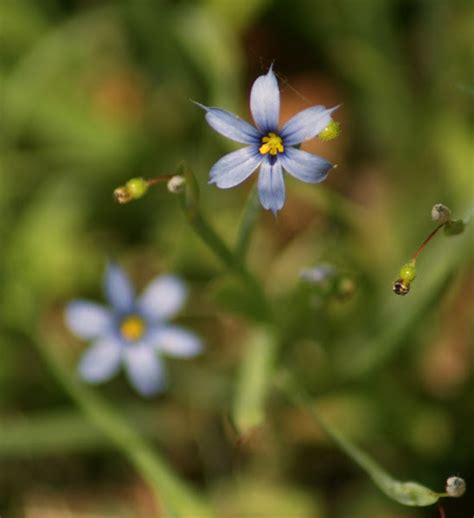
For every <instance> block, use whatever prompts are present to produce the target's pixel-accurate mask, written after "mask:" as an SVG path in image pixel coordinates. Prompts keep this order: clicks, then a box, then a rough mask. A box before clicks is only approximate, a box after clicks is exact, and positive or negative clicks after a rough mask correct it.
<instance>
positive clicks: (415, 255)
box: [411, 223, 446, 261]
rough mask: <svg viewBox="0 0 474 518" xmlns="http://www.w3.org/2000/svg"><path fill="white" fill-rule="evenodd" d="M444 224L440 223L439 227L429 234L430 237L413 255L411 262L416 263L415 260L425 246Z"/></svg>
mask: <svg viewBox="0 0 474 518" xmlns="http://www.w3.org/2000/svg"><path fill="white" fill-rule="evenodd" d="M445 224H446V223H441V225H438V226H437V227H436V228H435V229H434V230H433V232H431V233H430V235H429V236H428V237H427V238H426V239H425V240H424V241H423V243H421V245H420V246H419V248H418V250H417V251H416V252H415V253H414V254H413V257H412V258H411V260H412V261H416V258H417V257H418V256H419V255H420V254H421V252H422V251H423V249H424V248H425V246H426V245H427V244H428V243H429V242H430V241H431V239H432V238H433V237H434V236H435V235H436V233H437V232H438V231H439V230H441V229H442V228H443V227H444V225H445Z"/></svg>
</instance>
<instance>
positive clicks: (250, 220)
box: [235, 185, 260, 263]
mask: <svg viewBox="0 0 474 518" xmlns="http://www.w3.org/2000/svg"><path fill="white" fill-rule="evenodd" d="M259 214H260V198H259V195H258V189H257V186H256V185H254V186H253V188H252V190H251V191H250V194H249V197H248V198H247V203H246V205H245V208H244V212H243V215H242V220H241V222H240V226H239V233H238V235H237V243H236V245H235V256H236V257H237V259H238V260H239V261H241V262H242V263H243V262H244V261H245V256H246V254H247V250H248V247H249V244H250V238H251V237H252V233H253V231H254V229H255V225H256V223H257V219H258V215H259Z"/></svg>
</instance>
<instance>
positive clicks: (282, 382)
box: [276, 372, 444, 506]
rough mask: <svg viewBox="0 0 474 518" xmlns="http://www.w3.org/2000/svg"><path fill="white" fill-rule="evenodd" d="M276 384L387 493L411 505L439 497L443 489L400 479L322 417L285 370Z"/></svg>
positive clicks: (425, 503) (431, 501)
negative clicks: (435, 488) (394, 476)
mask: <svg viewBox="0 0 474 518" xmlns="http://www.w3.org/2000/svg"><path fill="white" fill-rule="evenodd" d="M276 383H277V386H278V387H279V388H280V389H281V390H282V391H283V392H284V393H285V394H286V396H287V397H288V399H289V400H290V401H292V402H293V403H294V404H295V405H296V406H298V407H300V408H301V409H302V410H303V411H304V412H307V413H309V414H310V415H311V417H312V418H313V419H314V420H315V421H316V423H317V424H318V425H319V426H320V427H321V428H322V429H323V431H324V432H325V433H326V434H327V435H328V436H329V437H330V438H331V439H332V440H333V441H334V442H335V443H336V444H337V446H339V448H340V449H341V450H342V451H343V452H344V453H345V454H346V455H347V456H348V457H349V458H350V459H352V460H353V461H354V462H355V463H356V464H357V465H359V467H360V468H362V469H363V470H364V471H365V472H366V473H367V474H368V475H369V476H370V478H371V479H372V480H373V482H374V483H375V484H376V485H377V486H378V488H379V489H380V490H381V491H383V492H384V493H385V494H386V495H387V496H388V497H390V498H392V499H393V500H395V501H397V502H399V503H401V504H404V505H409V506H426V505H431V504H434V503H436V502H437V501H438V499H439V498H440V497H441V496H444V494H443V493H437V492H435V491H432V490H431V489H429V488H427V487H424V486H422V485H420V484H418V483H416V482H401V481H399V480H396V479H395V478H393V477H392V476H391V475H390V474H389V473H388V472H387V471H385V469H383V468H382V467H381V466H380V465H379V464H378V463H377V462H376V461H375V460H374V459H373V458H372V457H370V456H369V455H368V454H367V453H365V452H364V451H363V450H361V449H360V448H359V447H358V446H356V445H355V444H353V443H352V442H351V441H350V440H349V439H348V438H347V437H346V436H344V434H343V433H341V432H340V431H339V430H338V429H337V428H336V427H335V426H334V425H332V424H330V423H329V422H327V421H326V420H325V419H323V418H322V417H321V415H320V414H319V412H317V411H316V410H315V408H314V403H313V401H312V400H311V398H310V396H309V395H308V394H306V393H305V392H304V391H303V390H302V389H301V388H300V387H298V385H297V383H296V382H295V381H294V380H293V379H292V377H291V375H290V374H289V373H287V372H283V373H281V374H280V376H279V377H278V378H277V380H276Z"/></svg>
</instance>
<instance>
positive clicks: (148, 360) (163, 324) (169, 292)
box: [65, 264, 202, 396]
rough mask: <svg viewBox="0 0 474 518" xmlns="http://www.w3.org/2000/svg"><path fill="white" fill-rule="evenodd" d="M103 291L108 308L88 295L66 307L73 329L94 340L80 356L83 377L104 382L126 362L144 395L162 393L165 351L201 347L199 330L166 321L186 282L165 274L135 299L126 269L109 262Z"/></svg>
mask: <svg viewBox="0 0 474 518" xmlns="http://www.w3.org/2000/svg"><path fill="white" fill-rule="evenodd" d="M105 293H106V296H107V299H108V301H109V303H110V305H111V308H110V309H108V308H105V307H103V306H101V305H99V304H95V303H94V302H89V301H86V300H75V301H72V302H71V303H69V304H68V305H67V307H66V311H65V318H66V323H67V325H68V327H69V328H70V330H71V331H72V332H73V333H74V334H75V335H77V336H78V337H80V338H83V339H85V340H92V341H93V344H92V346H91V347H90V348H89V349H88V350H87V351H86V352H85V354H84V355H83V357H82V359H81V361H80V364H79V374H80V376H81V377H82V378H83V379H84V380H85V381H88V382H90V383H101V382H103V381H106V380H108V379H110V378H111V377H112V376H113V375H114V374H115V373H116V372H117V371H118V369H119V367H120V365H121V364H122V363H123V365H124V367H125V371H126V373H127V376H128V379H129V380H130V383H131V384H132V385H133V386H134V387H135V389H136V390H137V391H138V392H139V393H140V394H142V395H144V396H150V395H152V394H155V393H157V392H159V391H160V390H162V389H163V388H164V385H165V372H164V368H163V365H162V362H161V359H160V357H161V355H162V354H163V355H169V356H175V357H179V358H187V357H192V356H195V355H196V354H198V353H199V352H201V349H202V343H201V340H200V339H199V338H198V337H197V336H196V335H194V334H193V333H191V332H189V331H186V330H185V329H183V328H181V327H179V326H175V325H170V324H168V323H167V321H168V320H169V319H170V318H171V317H173V316H174V315H175V314H176V313H177V312H178V311H179V310H180V309H181V307H182V306H183V304H184V301H185V299H186V289H185V287H184V284H183V283H182V281H181V280H180V279H178V278H177V277H174V276H172V275H162V276H159V277H157V278H155V279H154V280H153V281H151V283H150V284H149V285H148V287H147V288H146V289H145V291H144V292H143V294H142V295H141V296H140V297H138V298H135V296H134V292H133V288H132V286H131V284H130V281H129V279H128V277H127V275H126V274H125V272H124V271H123V270H121V269H120V268H119V267H118V266H116V265H114V264H109V265H108V267H107V270H106V274H105Z"/></svg>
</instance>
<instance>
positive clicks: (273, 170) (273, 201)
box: [258, 159, 285, 214]
mask: <svg viewBox="0 0 474 518" xmlns="http://www.w3.org/2000/svg"><path fill="white" fill-rule="evenodd" d="M258 194H259V196H260V201H261V203H262V205H263V207H264V208H265V209H270V210H271V211H272V212H273V214H276V213H277V211H279V210H280V209H281V208H282V207H283V205H284V204H285V182H284V181H283V173H282V171H281V164H280V161H279V160H278V159H277V160H276V161H275V163H274V164H273V165H271V164H270V161H269V160H264V161H263V162H262V165H261V166H260V174H259V176H258Z"/></svg>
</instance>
